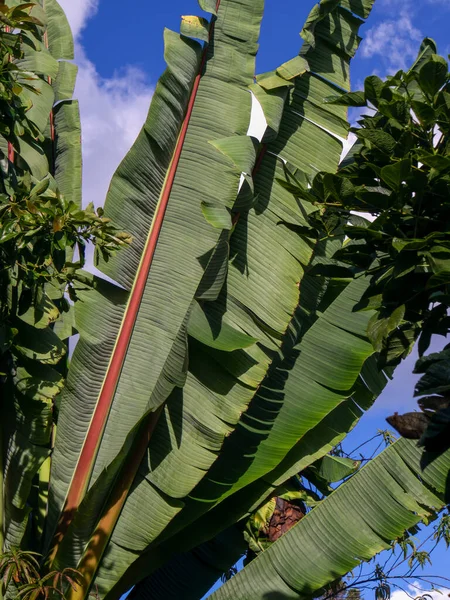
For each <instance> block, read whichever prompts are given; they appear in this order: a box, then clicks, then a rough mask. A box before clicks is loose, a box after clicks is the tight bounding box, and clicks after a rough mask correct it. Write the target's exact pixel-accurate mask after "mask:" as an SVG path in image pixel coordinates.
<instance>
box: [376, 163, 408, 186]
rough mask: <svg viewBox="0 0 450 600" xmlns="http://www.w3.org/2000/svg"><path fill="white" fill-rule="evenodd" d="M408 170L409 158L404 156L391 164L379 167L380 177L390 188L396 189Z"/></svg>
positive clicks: (406, 175)
mask: <svg viewBox="0 0 450 600" xmlns="http://www.w3.org/2000/svg"><path fill="white" fill-rule="evenodd" d="M410 171H411V159H410V158H405V159H403V160H399V161H398V162H396V163H394V164H392V165H387V166H386V167H383V168H382V169H381V179H382V180H383V181H385V182H386V183H387V184H388V186H389V187H390V188H391V189H393V190H395V191H398V190H399V189H400V188H401V186H402V184H403V182H404V181H405V180H406V178H407V177H408V175H409V173H410Z"/></svg>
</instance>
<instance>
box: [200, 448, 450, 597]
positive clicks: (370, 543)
mask: <svg viewBox="0 0 450 600" xmlns="http://www.w3.org/2000/svg"><path fill="white" fill-rule="evenodd" d="M421 458H422V451H421V450H420V449H419V448H417V446H416V444H415V443H414V442H412V441H408V440H400V441H399V442H397V443H396V444H393V445H391V446H390V447H389V448H387V449H386V450H385V451H384V452H383V453H381V454H380V455H379V456H377V457H376V458H375V459H374V460H373V461H371V462H370V463H369V464H367V465H366V466H365V467H364V468H363V469H361V470H360V471H359V472H358V473H357V474H356V475H354V477H352V478H351V479H350V480H349V481H347V482H346V483H345V484H343V485H341V486H340V487H339V488H338V489H337V490H336V491H335V492H334V493H333V494H331V495H330V496H329V497H328V498H326V499H325V500H324V501H323V502H321V503H320V504H319V505H318V506H317V507H316V508H314V509H313V510H312V511H311V512H310V513H308V515H307V516H306V517H305V518H303V519H302V520H301V521H300V522H299V523H298V524H297V525H296V526H295V527H293V528H292V529H291V530H290V531H288V532H287V533H286V534H285V535H284V536H282V537H281V538H280V539H279V540H278V541H277V542H275V544H273V545H272V546H271V547H270V548H269V549H268V550H266V551H265V552H264V553H263V554H262V555H261V556H260V557H258V559H257V560H255V561H253V562H252V563H250V565H248V566H247V567H245V568H244V569H243V570H242V571H240V572H239V573H238V574H237V575H235V576H234V577H233V578H232V579H231V580H230V581H228V582H227V583H226V584H225V585H223V586H222V587H221V588H219V589H218V590H217V591H216V592H214V593H213V594H212V595H211V599H212V600H227V599H233V600H239V599H240V598H242V599H244V598H253V599H255V600H258V599H261V600H262V599H263V598H267V597H268V595H270V594H275V595H280V594H284V595H285V596H286V597H288V598H290V597H292V595H293V593H295V594H299V595H303V594H305V593H308V594H314V592H316V591H318V590H320V589H322V588H323V587H324V586H325V585H327V584H330V583H331V582H333V581H335V580H336V577H341V576H343V575H345V574H346V573H348V572H349V571H351V570H353V569H354V568H355V567H356V566H357V565H358V564H360V563H361V562H362V561H367V560H370V559H371V558H372V557H373V556H375V554H377V553H378V552H380V551H382V550H385V549H388V548H389V542H390V541H392V540H395V539H397V538H398V537H400V536H401V535H402V534H403V533H404V532H405V531H406V530H408V529H411V528H412V527H414V526H415V525H416V524H417V523H419V522H420V521H421V520H426V519H428V518H429V517H430V516H432V515H434V514H435V511H438V510H440V509H441V508H442V506H443V505H444V504H445V500H444V492H445V489H446V479H447V476H448V469H449V466H450V451H447V452H446V453H445V454H443V455H442V456H440V457H439V458H437V459H436V460H435V461H434V462H432V463H429V464H426V463H425V464H426V466H424V467H423V468H422V467H421V464H420V461H421ZM431 490H432V491H431ZM380 507H382V509H380ZM326 523H333V532H332V534H330V530H329V528H328V529H327V533H326V535H322V533H321V532H322V530H323V528H324V524H326ZM325 528H326V526H325ZM300 554H301V555H302V556H304V557H311V560H309V561H308V560H306V562H305V560H302V561H298V560H296V557H297V556H299V555H300Z"/></svg>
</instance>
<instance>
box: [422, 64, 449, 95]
mask: <svg viewBox="0 0 450 600" xmlns="http://www.w3.org/2000/svg"><path fill="white" fill-rule="evenodd" d="M447 78H448V64H447V61H446V60H445V58H443V57H442V56H438V55H437V54H432V55H431V56H430V58H429V59H428V60H427V61H426V62H425V63H424V64H423V65H422V67H421V68H420V71H419V84H420V87H421V88H422V90H423V91H424V92H425V93H426V94H429V95H430V96H434V95H435V94H437V93H438V91H439V90H440V89H441V87H442V86H443V85H444V84H445V82H446V81H447Z"/></svg>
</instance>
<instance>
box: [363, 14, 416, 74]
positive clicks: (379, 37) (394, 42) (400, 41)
mask: <svg viewBox="0 0 450 600" xmlns="http://www.w3.org/2000/svg"><path fill="white" fill-rule="evenodd" d="M422 38H423V35H422V33H421V31H420V30H419V29H418V28H417V27H415V26H414V25H413V23H412V20H411V17H410V16H409V15H408V14H406V12H403V11H402V12H400V14H399V16H397V18H392V19H389V20H385V21H381V22H380V23H378V24H377V25H375V26H374V27H372V29H369V31H367V32H366V35H365V39H364V41H363V43H362V47H361V55H362V57H363V58H372V57H377V58H379V59H380V61H381V62H382V64H383V65H384V66H385V68H386V69H387V70H388V71H390V72H395V71H397V70H398V69H407V68H408V66H409V65H410V64H411V62H412V61H413V60H414V59H415V58H416V56H417V52H418V49H419V44H420V42H421V40H422Z"/></svg>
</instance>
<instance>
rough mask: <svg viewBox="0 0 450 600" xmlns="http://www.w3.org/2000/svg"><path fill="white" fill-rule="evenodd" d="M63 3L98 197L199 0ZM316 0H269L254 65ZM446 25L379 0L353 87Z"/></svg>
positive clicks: (438, 14)
mask: <svg viewBox="0 0 450 600" xmlns="http://www.w3.org/2000/svg"><path fill="white" fill-rule="evenodd" d="M60 2H61V4H62V5H63V7H64V8H65V10H66V11H67V14H68V16H69V20H70V22H71V24H72V27H73V30H74V33H75V36H76V41H77V62H78V64H79V66H80V74H79V80H78V85H77V97H78V98H79V100H80V106H81V114H82V121H83V143H84V176H85V177H84V200H85V202H88V201H93V202H94V203H95V204H96V205H101V204H102V203H103V201H104V198H105V195H106V191H107V187H108V184H109V181H110V178H111V176H112V174H113V172H114V170H115V168H116V167H117V165H118V164H119V162H120V160H121V159H122V158H123V156H124V155H125V153H126V152H127V150H128V149H129V147H130V146H131V144H132V143H133V140H134V138H135V137H136V135H137V133H138V131H139V129H140V127H141V126H142V123H143V121H144V119H145V116H146V112H147V110H148V106H149V103H150V100H151V95H152V90H153V88H154V86H155V84H156V81H157V79H158V77H159V76H160V74H161V73H162V71H163V69H164V62H163V44H162V33H163V29H164V27H169V28H171V29H175V30H177V29H178V27H179V22H180V17H181V15H186V14H198V13H199V10H198V9H197V2H196V0H171V1H170V2H155V0H153V1H152V0H150V1H149V0H127V1H126V2H124V1H123V0H60ZM313 4H314V2H313V0H301V1H300V0H266V13H265V18H264V22H263V28H262V34H261V49H260V53H259V55H258V58H257V71H258V72H260V73H261V72H264V71H268V70H271V69H273V68H275V67H276V66H278V65H279V64H281V63H282V62H285V61H286V60H288V59H290V58H292V57H293V56H295V55H296V54H297V53H298V50H299V47H300V43H301V40H300V37H299V31H300V29H301V27H302V24H303V22H304V20H305V18H306V16H307V14H308V12H309V10H310V9H311V8H312V6H313ZM449 30H450V0H376V3H375V8H374V10H373V13H372V15H371V17H370V18H369V20H368V22H367V23H366V24H365V25H364V27H363V29H362V35H363V37H364V41H363V43H362V45H361V48H360V51H359V53H358V56H357V58H356V59H355V60H354V61H353V65H352V82H353V87H354V88H355V89H357V88H360V87H361V85H362V82H363V81H364V78H365V77H366V76H368V75H370V74H372V73H377V74H378V75H380V76H384V75H386V74H388V73H394V72H395V71H396V70H397V69H399V68H404V67H407V66H408V64H410V62H411V61H412V60H413V59H414V57H415V55H416V53H417V50H418V47H419V45H420V41H421V39H422V38H423V37H425V36H429V37H433V38H434V39H435V40H436V41H437V43H438V47H439V51H440V53H441V54H442V55H444V56H447V54H448V53H449V52H450V38H449V36H448V31H449ZM413 364H414V357H412V358H411V359H410V360H408V361H406V362H405V363H404V364H403V365H402V367H401V368H400V369H399V371H398V372H397V374H396V378H395V380H394V381H393V382H391V383H390V384H389V385H388V387H387V389H386V391H385V393H384V394H383V395H382V397H381V398H380V399H379V400H378V402H377V404H376V405H375V407H374V408H373V409H372V410H371V411H369V413H368V414H366V415H365V417H364V418H363V419H362V421H361V423H360V424H359V425H358V427H357V428H356V430H355V431H354V432H352V433H351V434H350V436H349V438H348V441H347V442H346V448H347V449H348V450H350V449H351V448H354V447H356V446H358V444H359V443H360V442H361V441H364V440H366V439H368V438H369V437H371V436H372V435H374V433H376V431H377V430H378V429H385V428H386V426H387V425H386V422H385V418H386V416H389V415H390V414H392V413H393V412H394V411H400V412H401V411H408V410H414V408H415V402H414V400H413V399H412V393H413V388H414V377H413V376H412V375H411V372H412V368H413ZM448 560H449V554H448V553H447V554H446V553H445V552H444V551H443V550H439V551H438V552H437V553H436V555H435V558H434V564H433V567H432V568H431V569H428V572H429V573H431V572H433V573H438V574H439V573H441V574H445V573H448V571H449V569H448ZM412 595H413V596H414V595H416V594H415V593H413V594H412ZM404 598H406V596H404ZM395 600H403V598H402V597H396V598H395Z"/></svg>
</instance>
